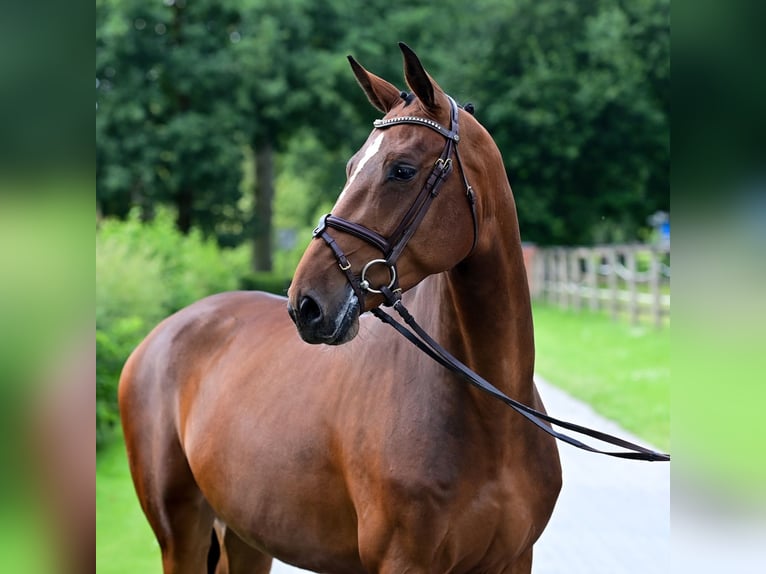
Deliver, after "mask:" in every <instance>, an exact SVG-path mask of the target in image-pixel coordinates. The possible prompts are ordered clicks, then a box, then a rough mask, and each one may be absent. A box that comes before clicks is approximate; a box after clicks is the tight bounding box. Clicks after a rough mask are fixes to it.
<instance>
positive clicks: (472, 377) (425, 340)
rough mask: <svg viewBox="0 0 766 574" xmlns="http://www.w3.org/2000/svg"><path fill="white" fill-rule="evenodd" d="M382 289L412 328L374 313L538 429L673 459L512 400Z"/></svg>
mask: <svg viewBox="0 0 766 574" xmlns="http://www.w3.org/2000/svg"><path fill="white" fill-rule="evenodd" d="M382 291H383V294H384V296H385V297H386V299H387V300H388V303H389V305H390V306H392V307H393V308H394V309H395V310H396V312H397V313H399V315H400V316H401V317H402V319H404V322H405V323H407V325H408V326H409V327H410V329H411V330H410V329H408V328H407V327H406V326H404V325H402V324H401V323H399V322H398V321H397V320H396V319H395V318H394V317H392V316H391V315H389V314H388V313H385V312H384V311H383V310H382V309H381V308H380V307H376V308H374V309H372V311H371V313H372V314H373V315H375V316H376V317H377V318H378V319H380V320H381V321H383V322H384V323H386V324H388V325H390V326H391V327H393V328H394V329H396V331H397V332H398V333H399V334H400V335H402V336H403V337H405V338H406V339H407V340H408V341H409V342H410V343H412V344H413V345H415V346H416V347H417V348H418V349H420V350H421V351H423V352H424V353H425V354H426V355H428V356H429V357H431V358H432V359H433V360H434V361H436V362H437V363H439V364H440V365H442V366H443V367H445V368H446V369H448V370H450V371H452V372H453V373H455V374H456V375H458V376H459V377H461V378H462V379H463V380H465V381H467V382H468V383H470V384H472V385H473V386H475V387H477V388H478V389H480V390H482V391H484V392H485V393H487V394H489V395H490V396H492V397H494V398H496V399H498V400H500V401H502V402H503V403H505V404H506V405H508V406H509V407H511V408H512V409H513V410H515V411H516V412H517V413H519V414H520V415H522V416H523V417H524V418H526V419H527V420H528V421H530V422H531V423H533V424H534V425H536V426H537V427H538V428H540V429H542V430H543V431H545V432H546V433H548V434H549V435H551V436H553V437H555V438H557V439H559V440H561V441H564V442H566V443H568V444H571V445H572V446H575V447H577V448H580V449H582V450H586V451H589V452H595V453H598V454H605V455H607V456H613V457H616V458H625V459H631V460H646V461H650V462H653V461H663V462H666V461H669V460H670V455H669V454H665V453H661V452H657V451H654V450H652V449H649V448H646V447H643V446H640V445H637V444H634V443H632V442H629V441H627V440H624V439H621V438H618V437H615V436H612V435H610V434H606V433H603V432H601V431H597V430H594V429H590V428H588V427H584V426H581V425H577V424H574V423H570V422H567V421H562V420H560V419H557V418H554V417H552V416H549V415H547V414H546V413H542V412H540V411H537V410H535V409H533V408H532V407H529V406H527V405H525V404H523V403H520V402H519V401H517V400H514V399H512V398H511V397H509V396H508V395H506V394H505V393H503V392H502V391H501V390H500V389H498V388H497V387H495V386H494V385H493V384H492V383H490V382H489V381H487V380H486V379H484V378H483V377H482V376H480V375H479V374H477V373H475V372H474V371H472V370H471V369H470V368H468V367H467V366H466V365H464V364H463V363H462V362H461V361H459V360H458V359H457V358H455V357H454V356H453V355H452V354H451V353H449V352H448V351H447V350H446V349H445V348H444V347H442V346H441V345H439V343H437V342H436V341H435V340H434V339H433V338H432V337H431V336H430V335H429V334H428V333H426V332H425V331H424V330H423V328H422V327H421V326H420V325H419V324H418V323H417V321H415V318H414V317H413V316H412V315H411V314H410V312H409V311H408V310H407V308H406V307H405V306H404V304H403V303H402V300H401V296H400V295H399V294H398V293H393V292H392V291H390V290H389V289H386V288H385V287H384V288H382ZM546 423H550V424H555V425H556V426H559V427H562V428H565V429H567V430H570V431H573V432H576V433H578V434H583V435H586V436H589V437H591V438H594V439H596V440H599V441H601V442H605V443H608V444H612V445H615V446H619V447H621V448H624V449H627V451H618V452H615V451H605V450H600V449H597V448H595V447H592V446H590V445H588V444H585V443H584V442H582V441H579V440H577V439H576V438H573V437H571V436H569V435H567V434H564V433H561V432H558V431H556V430H553V428H551V426H550V424H546Z"/></svg>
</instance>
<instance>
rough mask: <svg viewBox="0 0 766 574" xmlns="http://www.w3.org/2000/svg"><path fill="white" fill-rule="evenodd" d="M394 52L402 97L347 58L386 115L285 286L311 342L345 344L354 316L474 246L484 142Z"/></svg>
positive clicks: (413, 62) (417, 67)
mask: <svg viewBox="0 0 766 574" xmlns="http://www.w3.org/2000/svg"><path fill="white" fill-rule="evenodd" d="M400 47H401V49H402V53H403V55H404V75H405V78H406V81H407V85H408V86H409V88H410V90H411V93H409V94H408V93H406V92H402V91H400V90H399V89H397V88H396V87H395V86H394V85H393V84H391V83H389V82H387V81H386V80H384V79H382V78H380V77H378V76H376V75H374V74H372V73H370V72H368V71H367V70H366V69H364V68H363V67H362V66H361V65H360V64H359V63H357V62H356V60H354V59H353V58H352V57H351V56H349V62H350V63H351V68H352V70H353V72H354V75H355V76H356V79H357V81H358V83H359V85H360V86H361V88H362V90H363V91H364V92H365V94H366V95H367V98H368V99H369V100H370V102H371V103H372V105H373V106H375V107H376V108H377V109H379V110H380V111H381V112H383V113H384V114H385V116H384V117H383V119H382V120H377V121H376V122H375V128H374V129H373V130H372V132H371V133H370V135H369V137H368V138H367V141H366V142H365V143H364V145H363V146H362V147H361V148H360V149H359V151H357V152H356V154H354V155H353V157H352V158H351V159H350V160H349V162H348V164H347V165H346V175H347V180H346V184H345V186H344V188H343V191H342V192H341V194H340V196H339V197H338V200H337V202H336V204H335V206H334V207H333V210H332V213H331V214H329V215H327V216H325V217H324V218H323V219H322V221H321V222H320V225H319V226H318V227H317V229H316V230H315V232H314V237H315V239H314V240H313V241H312V242H311V244H310V245H309V246H308V248H307V249H306V251H305V253H304V255H303V257H302V258H301V261H300V263H299V264H298V267H297V269H296V272H295V276H294V278H293V282H292V284H291V286H290V289H289V292H288V297H289V301H288V311H289V314H290V317H291V318H292V319H293V321H294V322H295V324H296V327H297V328H298V332H299V333H300V335H301V337H302V338H303V339H304V340H305V341H306V342H309V343H326V344H331V345H338V344H343V343H346V342H348V341H350V340H351V339H353V338H354V337H355V336H356V334H357V332H358V329H359V315H360V314H361V313H364V312H365V311H369V310H370V309H372V308H373V307H376V306H378V305H380V304H381V303H383V302H384V301H385V300H386V298H387V297H389V298H390V297H391V296H392V295H393V294H395V293H396V294H398V293H402V292H405V291H407V290H408V289H410V288H412V287H413V286H415V285H417V284H418V283H419V282H420V281H422V280H423V279H424V278H426V277H428V276H429V275H433V274H436V273H441V272H443V271H446V270H448V269H451V268H452V267H454V266H455V265H457V264H458V263H459V262H460V261H462V260H463V259H465V258H466V257H467V256H468V255H469V253H470V252H471V251H472V249H473V247H474V246H475V243H476V239H477V237H476V227H477V218H476V213H475V198H474V194H473V191H472V188H471V186H470V185H469V184H468V180H469V178H472V177H478V174H476V167H475V166H476V165H477V164H476V161H475V157H474V156H476V155H477V154H481V148H482V146H481V145H478V144H477V142H476V141H473V142H472V141H471V138H472V136H474V140H475V139H476V137H475V136H476V134H478V133H479V132H478V131H477V128H478V127H479V124H478V123H477V122H476V121H475V120H473V118H472V117H471V116H470V115H469V114H467V113H465V112H464V111H463V110H460V109H459V108H458V106H457V104H455V102H454V101H453V100H452V99H451V98H450V97H449V96H448V95H447V94H446V93H445V92H444V91H443V90H442V89H441V88H440V87H439V85H438V84H437V83H436V82H435V81H434V80H433V79H432V78H431V76H430V75H429V74H428V73H427V72H426V70H425V69H424V68H423V65H422V64H421V62H420V60H419V59H418V57H417V56H416V55H415V53H414V52H413V51H412V50H410V49H409V48H408V47H407V46H406V45H404V44H400ZM429 128H430V129H429ZM481 131H482V132H483V129H482V130H481ZM484 134H486V132H484ZM458 146H459V147H460V152H461V154H460V155H459V154H458ZM472 166H474V167H473V169H472ZM328 247H329V248H328ZM395 296H398V295H395ZM389 302H390V300H389Z"/></svg>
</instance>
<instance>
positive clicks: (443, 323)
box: [434, 187, 535, 408]
mask: <svg viewBox="0 0 766 574" xmlns="http://www.w3.org/2000/svg"><path fill="white" fill-rule="evenodd" d="M508 201H509V204H508V205H506V206H505V209H504V210H503V211H501V213H505V214H506V215H507V217H506V220H505V221H498V220H493V221H489V222H484V223H483V224H482V225H481V226H480V235H481V241H479V243H478V245H477V248H476V250H475V251H474V253H473V254H472V255H471V256H470V257H469V258H468V259H466V260H465V261H463V262H462V263H460V264H459V265H458V266H457V267H455V268H454V269H452V270H451V271H449V272H447V273H445V274H443V275H441V276H440V279H439V280H438V281H436V282H435V284H436V286H437V287H436V288H437V290H438V294H434V295H435V296H436V297H438V299H437V300H439V301H441V306H440V311H439V315H438V317H439V319H438V321H437V325H438V326H437V329H438V330H439V331H440V336H441V340H443V341H445V343H444V344H445V346H447V348H448V349H449V350H450V352H452V353H453V354H455V356H457V357H458V358H459V359H460V360H462V361H463V362H464V363H466V364H467V365H468V366H469V367H470V368H472V369H473V370H475V371H476V372H477V373H479V374H480V375H481V376H483V377H484V378H486V379H487V380H488V381H490V382H491V383H492V384H493V385H495V386H497V387H498V388H499V389H500V390H502V391H503V392H504V393H506V394H507V395H509V396H511V397H513V398H515V399H517V400H520V401H522V402H524V403H526V404H533V403H534V402H535V391H534V385H533V373H534V360H535V348H534V332H533V325H532V310H531V305H530V297H529V287H528V284H527V277H526V269H525V266H524V258H523V253H522V249H521V240H520V237H519V231H518V223H517V221H516V212H515V207H514V205H513V200H512V197H511V195H510V187H509V188H508ZM497 404H498V405H500V403H497ZM500 407H501V408H504V407H503V406H502V405H500Z"/></svg>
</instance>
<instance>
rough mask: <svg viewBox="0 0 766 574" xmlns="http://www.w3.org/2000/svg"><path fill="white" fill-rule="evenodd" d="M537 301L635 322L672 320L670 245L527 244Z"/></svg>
mask: <svg viewBox="0 0 766 574" xmlns="http://www.w3.org/2000/svg"><path fill="white" fill-rule="evenodd" d="M524 251H525V261H526V264H527V274H528V278H529V288H530V292H531V294H532V297H533V298H536V299H542V300H545V301H548V302H551V303H554V304H557V305H558V306H560V307H562V308H570V309H583V308H588V309H591V310H594V311H598V310H605V311H608V312H609V313H610V314H611V315H612V317H613V318H615V319H622V318H627V319H628V320H630V321H631V323H633V324H637V323H639V322H642V321H647V320H649V321H651V322H652V323H654V324H655V325H657V326H662V325H663V324H668V323H669V322H670V247H669V246H667V247H659V246H654V245H607V246H598V247H549V248H537V247H535V246H525V249H524Z"/></svg>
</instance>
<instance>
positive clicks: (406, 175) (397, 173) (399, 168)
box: [391, 165, 418, 181]
mask: <svg viewBox="0 0 766 574" xmlns="http://www.w3.org/2000/svg"><path fill="white" fill-rule="evenodd" d="M417 172H418V170H416V169H415V168H414V167H411V166H409V165H395V166H394V168H393V169H392V170H391V177H392V178H393V179H396V180H398V181H409V180H410V179H412V178H413V177H415V174H416V173H417Z"/></svg>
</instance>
